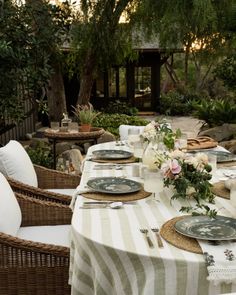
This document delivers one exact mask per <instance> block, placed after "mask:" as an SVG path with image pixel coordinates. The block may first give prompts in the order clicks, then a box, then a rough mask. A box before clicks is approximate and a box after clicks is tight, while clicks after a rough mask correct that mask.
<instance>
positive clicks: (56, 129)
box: [50, 122, 60, 132]
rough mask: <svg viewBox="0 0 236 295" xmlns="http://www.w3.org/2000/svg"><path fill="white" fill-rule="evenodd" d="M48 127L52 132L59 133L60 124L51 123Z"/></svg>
mask: <svg viewBox="0 0 236 295" xmlns="http://www.w3.org/2000/svg"><path fill="white" fill-rule="evenodd" d="M50 126H51V129H52V130H53V131H54V132H57V131H59V128H60V123H59V122H51V123H50Z"/></svg>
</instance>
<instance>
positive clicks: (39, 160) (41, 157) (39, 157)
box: [26, 141, 53, 168]
mask: <svg viewBox="0 0 236 295" xmlns="http://www.w3.org/2000/svg"><path fill="white" fill-rule="evenodd" d="M26 151H27V153H28V155H29V157H30V159H31V161H32V162H33V163H34V164H36V165H40V166H44V167H47V168H52V165H53V155H52V150H51V148H50V146H48V145H47V144H46V143H44V142H42V141H38V142H37V144H36V145H35V147H29V148H28V149H27V150H26Z"/></svg>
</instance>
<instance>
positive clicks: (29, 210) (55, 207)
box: [15, 193, 72, 226]
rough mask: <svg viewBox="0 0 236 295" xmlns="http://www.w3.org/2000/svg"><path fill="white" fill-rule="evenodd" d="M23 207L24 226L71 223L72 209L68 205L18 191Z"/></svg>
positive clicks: (18, 197)
mask: <svg viewBox="0 0 236 295" xmlns="http://www.w3.org/2000/svg"><path fill="white" fill-rule="evenodd" d="M15 195H16V198H17V200H18V203H19V205H20V207H21V212H22V226H34V225H57V224H70V223H71V217H72V211H71V209H70V208H69V207H68V206H67V205H62V204H58V203H53V202H48V201H41V200H37V199H33V198H31V197H28V196H24V195H21V194H18V193H16V194H15Z"/></svg>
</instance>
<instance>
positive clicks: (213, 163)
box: [207, 154, 217, 175]
mask: <svg viewBox="0 0 236 295" xmlns="http://www.w3.org/2000/svg"><path fill="white" fill-rule="evenodd" d="M207 156H208V164H209V165H210V166H211V174H212V175H213V174H215V172H216V170H217V156H216V155H214V154H208V155H207Z"/></svg>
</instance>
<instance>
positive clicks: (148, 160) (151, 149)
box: [142, 141, 158, 170]
mask: <svg viewBox="0 0 236 295" xmlns="http://www.w3.org/2000/svg"><path fill="white" fill-rule="evenodd" d="M157 150H158V144H157V143H156V142H152V141H151V142H150V143H149V144H148V145H147V147H146V149H145V150H144V152H143V157H142V160H143V165H145V166H146V167H148V169H150V170H154V169H157V165H156V154H157Z"/></svg>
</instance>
